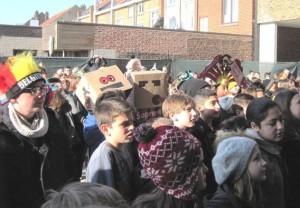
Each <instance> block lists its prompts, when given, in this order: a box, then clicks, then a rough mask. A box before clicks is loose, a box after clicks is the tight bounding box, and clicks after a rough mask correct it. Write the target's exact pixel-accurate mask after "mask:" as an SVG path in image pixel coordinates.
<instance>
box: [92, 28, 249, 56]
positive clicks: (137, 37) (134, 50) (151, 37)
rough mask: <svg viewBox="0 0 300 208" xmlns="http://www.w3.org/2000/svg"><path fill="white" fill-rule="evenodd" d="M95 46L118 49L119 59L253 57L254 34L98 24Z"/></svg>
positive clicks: (97, 47)
mask: <svg viewBox="0 0 300 208" xmlns="http://www.w3.org/2000/svg"><path fill="white" fill-rule="evenodd" d="M94 48H95V49H114V50H115V51H116V55H117V57H118V58H128V57H129V56H130V54H138V56H139V58H141V59H152V58H157V57H161V58H177V59H191V60H211V59H212V58H214V57H215V56H216V55H218V54H226V53H227V54H229V55H231V56H232V57H234V58H239V59H241V60H245V61H246V60H247V61H251V60H253V37H252V36H246V35H228V34H216V33H201V32H187V31H176V30H160V29H149V28H137V27H126V26H106V25H101V26H95V36H94Z"/></svg>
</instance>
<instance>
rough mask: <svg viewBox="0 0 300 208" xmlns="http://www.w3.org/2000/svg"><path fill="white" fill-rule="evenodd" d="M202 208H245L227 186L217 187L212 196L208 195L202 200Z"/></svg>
mask: <svg viewBox="0 0 300 208" xmlns="http://www.w3.org/2000/svg"><path fill="white" fill-rule="evenodd" d="M203 207H204V208H247V207H246V206H245V205H243V204H242V202H241V201H239V200H237V199H236V198H235V197H234V195H233V190H232V188H231V187H230V186H228V185H227V184H223V185H222V186H218V188H217V191H216V192H215V193H214V194H208V195H206V196H205V197H204V199H203ZM249 208H250V207H249Z"/></svg>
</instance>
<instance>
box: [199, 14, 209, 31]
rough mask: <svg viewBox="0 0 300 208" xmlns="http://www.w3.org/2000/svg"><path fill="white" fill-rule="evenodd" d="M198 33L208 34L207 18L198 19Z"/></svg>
mask: <svg viewBox="0 0 300 208" xmlns="http://www.w3.org/2000/svg"><path fill="white" fill-rule="evenodd" d="M200 32H208V17H202V18H200Z"/></svg>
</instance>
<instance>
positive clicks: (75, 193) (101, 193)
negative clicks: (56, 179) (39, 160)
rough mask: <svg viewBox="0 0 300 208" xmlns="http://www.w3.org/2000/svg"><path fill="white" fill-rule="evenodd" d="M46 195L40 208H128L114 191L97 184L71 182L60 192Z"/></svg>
mask: <svg viewBox="0 0 300 208" xmlns="http://www.w3.org/2000/svg"><path fill="white" fill-rule="evenodd" d="M46 195H47V199H48V200H47V202H46V203H45V204H43V205H42V207H41V208H61V207H64V208H82V207H110V208H129V205H128V202H126V201H125V200H124V199H123V197H122V196H121V195H120V194H119V193H118V192H117V191H116V190H115V189H113V188H111V187H108V186H105V185H101V184H97V183H88V182H73V183H70V184H68V185H66V186H64V187H63V188H62V189H61V190H60V191H54V190H48V191H47V193H46Z"/></svg>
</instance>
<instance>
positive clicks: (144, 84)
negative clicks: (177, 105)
mask: <svg viewBox="0 0 300 208" xmlns="http://www.w3.org/2000/svg"><path fill="white" fill-rule="evenodd" d="M131 77H132V80H133V82H134V86H133V102H134V103H133V105H134V107H135V108H136V109H145V108H153V107H160V106H161V105H162V103H163V101H164V99H165V98H166V96H167V91H166V73H165V72H162V71H159V70H156V71H139V72H132V73H131Z"/></svg>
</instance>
